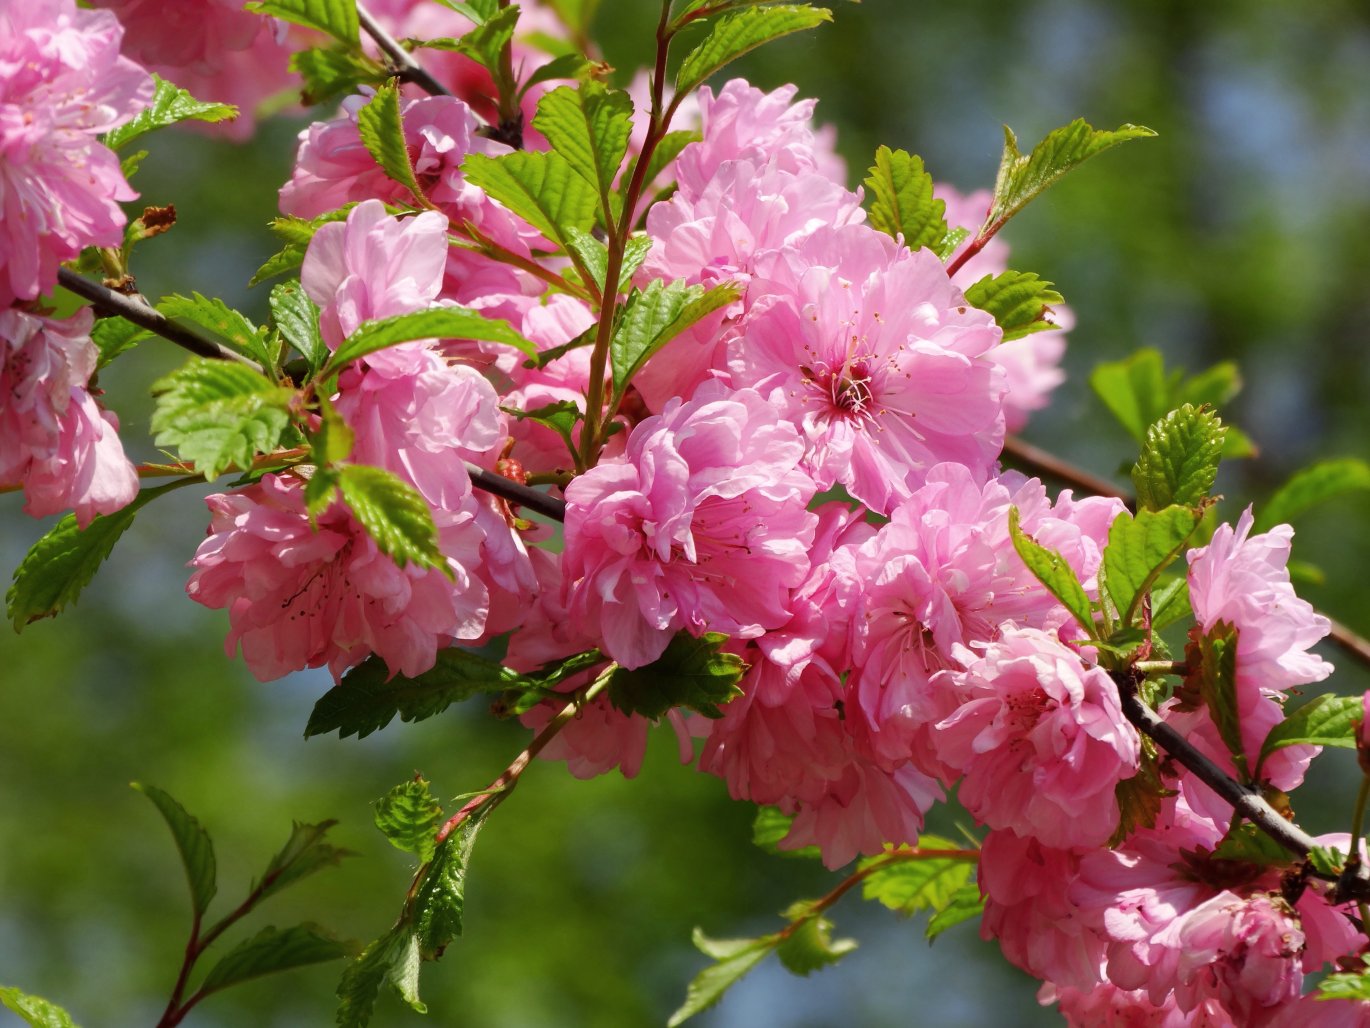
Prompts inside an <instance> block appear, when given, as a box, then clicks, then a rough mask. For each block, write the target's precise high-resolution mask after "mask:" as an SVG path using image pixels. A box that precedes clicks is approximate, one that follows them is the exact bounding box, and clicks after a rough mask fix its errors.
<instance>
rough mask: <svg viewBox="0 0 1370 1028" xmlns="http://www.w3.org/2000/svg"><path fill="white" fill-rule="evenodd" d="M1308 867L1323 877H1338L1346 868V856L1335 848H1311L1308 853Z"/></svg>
mask: <svg viewBox="0 0 1370 1028" xmlns="http://www.w3.org/2000/svg"><path fill="white" fill-rule="evenodd" d="M1308 863H1309V866H1311V867H1312V868H1313V870H1314V871H1317V872H1318V873H1319V874H1324V875H1333V876H1335V875H1339V874H1341V873H1342V871H1343V870H1345V868H1346V854H1345V853H1343V852H1342V851H1341V850H1339V849H1337V848H1336V847H1335V846H1313V847H1312V848H1310V849H1309V851H1308Z"/></svg>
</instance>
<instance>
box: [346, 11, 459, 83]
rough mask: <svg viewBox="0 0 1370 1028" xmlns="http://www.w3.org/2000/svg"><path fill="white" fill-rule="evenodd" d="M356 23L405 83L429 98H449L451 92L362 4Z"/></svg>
mask: <svg viewBox="0 0 1370 1028" xmlns="http://www.w3.org/2000/svg"><path fill="white" fill-rule="evenodd" d="M357 21H358V22H360V23H361V27H362V31H363V32H365V33H366V34H367V35H368V36H370V37H371V38H372V39H373V40H375V42H376V46H378V47H380V49H381V51H382V52H383V53H384V54H385V55H386V56H387V57H389V58H390V63H391V64H392V65H393V66H394V68H395V73H396V74H397V75H398V76H399V77H400V78H401V79H403V80H404V81H405V82H412V83H414V85H416V86H418V87H419V88H420V89H422V90H423V91H424V92H425V93H428V94H429V95H430V96H451V95H452V91H451V90H450V89H448V88H447V87H446V86H444V85H443V84H442V83H441V82H439V81H438V80H437V79H435V78H434V77H433V76H432V75H430V74H429V73H428V72H427V71H426V70H425V69H424V67H423V65H421V64H420V63H419V62H418V61H416V60H414V55H413V54H411V53H410V52H409V51H408V50H406V49H405V48H404V47H403V46H401V45H400V43H399V41H398V40H396V39H395V37H394V36H392V35H391V34H390V33H389V32H386V31H385V29H384V28H382V27H381V25H380V23H379V22H377V21H376V19H375V17H374V16H372V14H371V12H370V11H368V10H367V9H366V7H365V6H364V5H363V4H360V3H358V4H357Z"/></svg>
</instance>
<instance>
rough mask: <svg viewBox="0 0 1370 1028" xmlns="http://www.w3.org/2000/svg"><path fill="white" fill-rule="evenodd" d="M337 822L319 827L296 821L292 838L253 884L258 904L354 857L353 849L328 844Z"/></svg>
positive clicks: (325, 822)
mask: <svg viewBox="0 0 1370 1028" xmlns="http://www.w3.org/2000/svg"><path fill="white" fill-rule="evenodd" d="M337 823H338V822H336V821H320V822H319V823H318V824H316V825H311V824H303V823H301V822H299V821H295V822H293V823H292V824H291V827H290V838H289V839H287V840H286V842H285V845H284V846H282V847H281V849H280V851H279V852H278V853H277V854H276V855H275V856H274V857H272V858H271V861H270V863H268V864H267V865H266V870H265V871H264V872H262V877H261V878H259V879H258V880H257V881H255V882H253V883H252V891H253V892H254V893H256V894H257V897H258V901H259V902H260V901H261V900H264V899H266V898H267V897H268V896H274V895H275V894H276V893H278V892H280V891H281V890H282V889H285V888H287V887H288V886H291V885H294V884H295V883H296V882H298V881H300V880H301V879H302V878H308V877H309V876H310V875H312V874H314V873H315V872H316V871H322V870H323V869H324V868H326V867H336V866H337V865H338V864H340V863H341V862H342V859H343V858H344V857H351V856H355V854H353V852H352V851H351V850H345V849H341V848H339V847H337V846H334V845H332V844H331V843H328V842H325V841H324V837H325V836H326V835H327V834H328V830H329V829H330V828H332V827H333V826H334V825H336V824H337Z"/></svg>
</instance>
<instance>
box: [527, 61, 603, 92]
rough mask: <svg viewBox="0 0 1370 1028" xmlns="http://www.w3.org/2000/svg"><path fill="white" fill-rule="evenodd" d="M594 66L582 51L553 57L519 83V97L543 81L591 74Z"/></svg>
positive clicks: (575, 77)
mask: <svg viewBox="0 0 1370 1028" xmlns="http://www.w3.org/2000/svg"><path fill="white" fill-rule="evenodd" d="M594 67H595V65H594V62H593V61H590V60H589V59H587V58H586V56H585V55H584V54H582V53H569V54H561V55H560V56H558V57H553V58H552V59H551V60H550V61H548V62H547V63H546V64H543V65H539V66H538V67H537V68H534V69H533V73H532V74H531V75H529V76H528V77H527V78H526V79H524V80H523V81H522V82H521V83H520V84H519V92H518V95H519V98H520V99H522V98H523V96H524V95H525V94H526V93H527V92H528V90H530V89H532V88H533V87H534V86H536V85H540V84H541V83H543V82H553V81H555V80H557V79H579V78H583V77H585V76H587V75H589V74H591V73H592V69H593V68H594Z"/></svg>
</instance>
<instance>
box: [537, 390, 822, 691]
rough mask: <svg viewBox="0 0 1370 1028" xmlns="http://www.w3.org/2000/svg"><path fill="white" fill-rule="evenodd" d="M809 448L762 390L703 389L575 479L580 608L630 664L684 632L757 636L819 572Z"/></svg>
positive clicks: (574, 601) (608, 647) (572, 588)
mask: <svg viewBox="0 0 1370 1028" xmlns="http://www.w3.org/2000/svg"><path fill="white" fill-rule="evenodd" d="M802 453H803V446H802V444H801V443H800V441H799V438H798V436H797V435H796V434H795V432H794V429H793V428H792V427H791V426H790V425H788V424H786V423H785V422H782V421H779V420H777V418H776V416H775V413H774V411H772V410H771V409H770V407H769V406H768V405H767V403H766V402H765V400H763V399H762V398H761V397H760V396H759V395H758V394H756V393H755V392H752V391H750V390H742V391H739V392H737V393H732V394H727V393H726V392H725V391H724V390H722V389H716V390H710V389H701V390H700V392H699V393H698V394H696V397H695V399H693V400H691V401H690V402H689V403H682V402H679V401H677V402H674V403H672V404H670V405H668V406H667V408H666V410H665V411H664V412H663V413H662V414H660V415H658V416H655V417H651V418H648V419H647V420H645V421H643V422H641V423H640V424H639V425H638V426H637V427H636V428H634V429H633V431H632V434H631V436H630V437H629V439H628V445H627V450H626V452H625V453H624V455H623V457H622V458H619V459H617V460H612V461H604V462H601V463H600V464H599V465H597V466H596V467H594V468H591V469H590V470H589V471H588V472H586V473H585V474H583V475H581V476H580V477H578V478H576V479H575V480H574V481H573V482H572V483H571V484H570V485H569V486H567V488H566V500H567V505H568V506H567V511H566V549H565V552H564V555H563V559H564V568H565V576H566V588H567V589H568V592H569V596H570V600H569V604H568V607H569V610H570V612H571V614H572V616H573V617H575V618H577V619H578V620H579V621H580V623H581V624H582V626H584V629H585V630H586V631H587V632H590V633H592V634H595V635H597V636H599V637H600V638H602V639H603V641H604V646H603V648H604V649H605V651H606V652H607V653H609V654H610V655H611V656H612V657H613V658H614V659H615V660H617V661H618V662H619V663H621V664H623V665H625V666H627V667H640V666H642V665H644V664H649V663H651V662H652V661H653V660H655V659H656V658H657V657H658V656H660V655H661V653H662V651H663V650H664V649H665V648H666V645H667V643H668V642H669V641H670V639H671V636H672V635H674V634H675V633H676V632H677V631H679V630H681V629H685V630H687V631H689V632H690V633H691V634H694V635H699V634H701V633H703V632H706V631H718V632H724V633H727V634H730V635H736V636H741V637H742V638H755V637H756V636H758V635H760V634H761V633H762V632H764V631H765V630H766V629H769V628H776V627H779V626H780V625H783V624H784V623H785V622H786V621H787V620H788V619H789V616H790V609H789V595H790V591H791V590H792V589H793V588H794V587H795V586H797V585H798V584H799V583H800V582H801V581H803V579H804V577H805V575H806V574H807V573H808V568H809V559H808V555H807V551H808V547H809V544H810V543H811V542H812V540H813V531H814V523H815V520H816V519H815V518H814V516H813V515H812V514H810V513H808V511H806V510H805V509H804V508H805V505H806V504H807V503H808V501H809V499H810V498H811V497H812V496H813V483H812V481H810V480H809V478H808V477H807V476H806V475H804V474H803V473H802V472H801V471H800V470H799V467H798V465H799V459H800V457H801V455H802Z"/></svg>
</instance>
